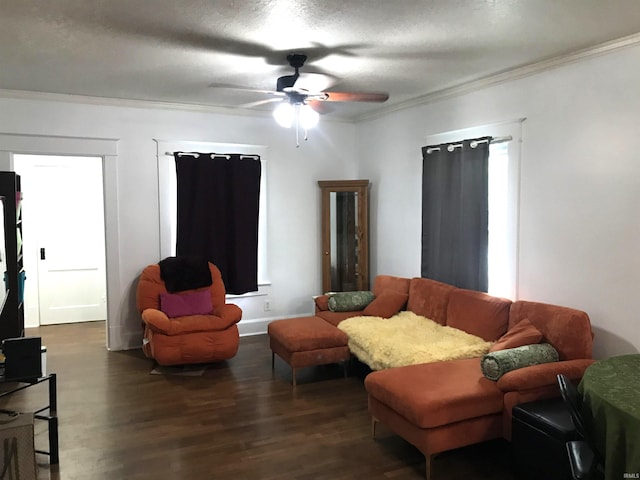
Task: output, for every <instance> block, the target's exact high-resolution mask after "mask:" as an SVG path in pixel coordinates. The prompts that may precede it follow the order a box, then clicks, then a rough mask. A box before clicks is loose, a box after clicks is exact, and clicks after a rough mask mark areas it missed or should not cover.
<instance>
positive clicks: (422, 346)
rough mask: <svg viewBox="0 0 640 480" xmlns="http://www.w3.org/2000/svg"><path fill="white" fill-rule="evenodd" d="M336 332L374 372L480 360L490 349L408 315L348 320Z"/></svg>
mask: <svg viewBox="0 0 640 480" xmlns="http://www.w3.org/2000/svg"><path fill="white" fill-rule="evenodd" d="M338 328H339V329H340V330H342V331H343V332H345V333H346V334H347V336H348V337H349V349H350V350H351V352H352V353H353V354H354V355H355V356H357V357H358V358H359V359H360V361H362V362H364V363H366V364H367V365H369V367H371V369H373V370H384V369H385V368H391V367H401V366H404V365H413V364H416V363H429V362H438V361H442V360H455V359H458V358H473V357H479V356H482V355H483V354H485V353H487V352H488V351H489V348H490V347H491V345H492V342H486V341H485V340H484V339H482V338H480V337H477V336H475V335H471V334H469V333H467V332H464V331H462V330H458V329H457V328H452V327H446V326H442V325H440V324H439V323H436V322H434V321H433V320H429V319H428V318H425V317H421V316H419V315H416V314H415V313H413V312H409V311H405V312H400V313H398V314H397V315H395V316H393V317H391V318H380V317H353V318H348V319H346V320H343V321H342V322H340V324H339V325H338ZM478 368H480V366H479V365H478Z"/></svg>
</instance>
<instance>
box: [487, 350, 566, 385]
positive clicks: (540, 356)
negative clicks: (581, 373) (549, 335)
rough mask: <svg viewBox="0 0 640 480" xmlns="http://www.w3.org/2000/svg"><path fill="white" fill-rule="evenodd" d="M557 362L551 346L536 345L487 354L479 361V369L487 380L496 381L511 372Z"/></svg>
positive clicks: (556, 355) (556, 353) (557, 358)
mask: <svg viewBox="0 0 640 480" xmlns="http://www.w3.org/2000/svg"><path fill="white" fill-rule="evenodd" d="M558 360H559V356H558V352H557V351H556V349H555V348H553V346H551V345H549V344H548V343H538V344H535V345H525V346H523V347H516V348H508V349H507V350H498V351H496V352H489V353H487V354H486V355H484V356H483V357H482V359H481V360H480V368H481V369H482V374H483V375H484V376H485V377H487V378H488V379H489V380H498V379H499V378H500V377H501V376H502V375H504V374H505V373H507V372H510V371H512V370H517V369H519V368H524V367H529V366H531V365H539V364H541V363H551V362H557V361H558Z"/></svg>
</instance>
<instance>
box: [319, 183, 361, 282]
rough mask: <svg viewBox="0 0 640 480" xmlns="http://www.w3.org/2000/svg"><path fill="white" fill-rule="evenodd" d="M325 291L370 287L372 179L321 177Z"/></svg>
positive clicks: (323, 280)
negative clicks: (370, 192)
mask: <svg viewBox="0 0 640 480" xmlns="http://www.w3.org/2000/svg"><path fill="white" fill-rule="evenodd" d="M318 186H319V187H320V190H321V198H322V290H323V291H324V292H350V291H356V290H368V289H369V227H368V220H369V208H368V204H369V200H368V198H369V180H319V181H318Z"/></svg>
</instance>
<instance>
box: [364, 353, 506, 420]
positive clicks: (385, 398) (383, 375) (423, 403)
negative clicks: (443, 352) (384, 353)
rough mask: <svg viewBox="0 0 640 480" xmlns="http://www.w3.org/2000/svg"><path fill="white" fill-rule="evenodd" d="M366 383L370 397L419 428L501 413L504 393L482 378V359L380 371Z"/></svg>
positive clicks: (374, 373)
mask: <svg viewBox="0 0 640 480" xmlns="http://www.w3.org/2000/svg"><path fill="white" fill-rule="evenodd" d="M364 384H365V388H366V389H367V392H368V393H369V395H370V396H372V397H374V398H375V399H376V400H378V401H380V402H382V403H383V404H385V405H387V406H388V407H389V408H391V409H392V410H394V411H396V412H398V413H399V414H400V415H402V416H403V417H404V418H405V419H406V420H407V421H409V422H411V423H412V424H414V425H416V426H417V427H420V428H434V427H439V426H442V425H448V424H451V423H454V422H459V421H462V420H467V419H470V418H476V417H481V416H484V415H491V414H496V413H500V412H502V400H503V393H502V391H501V390H500V389H499V388H498V387H497V386H496V384H495V382H492V381H490V380H488V379H486V378H484V377H483V376H482V372H481V371H480V359H479V358H470V359H464V360H450V361H444V362H435V363H424V364H419V365H409V366H407V367H399V368H391V369H388V370H380V371H378V372H372V373H370V374H369V375H367V377H366V378H365V381H364Z"/></svg>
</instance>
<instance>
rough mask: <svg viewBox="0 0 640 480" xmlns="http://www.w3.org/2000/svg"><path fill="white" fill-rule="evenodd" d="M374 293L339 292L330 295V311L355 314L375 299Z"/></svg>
mask: <svg viewBox="0 0 640 480" xmlns="http://www.w3.org/2000/svg"><path fill="white" fill-rule="evenodd" d="M374 298H375V297H374V295H373V292H369V291H358V292H339V293H332V294H331V295H329V302H328V305H329V310H331V311H332V312H353V311H355V310H362V309H363V308H364V307H366V306H367V305H369V304H370V303H371V302H372V301H373V299H374Z"/></svg>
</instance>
